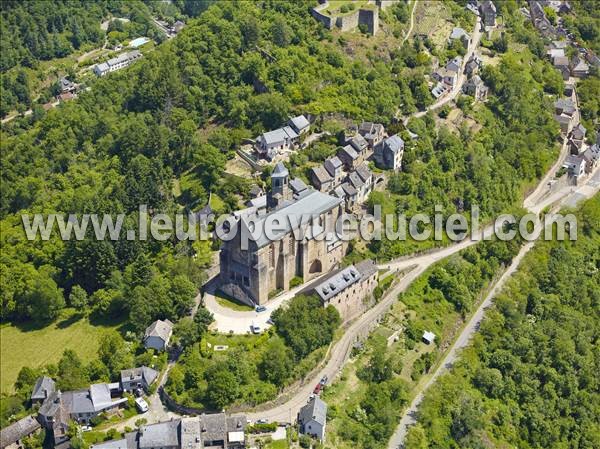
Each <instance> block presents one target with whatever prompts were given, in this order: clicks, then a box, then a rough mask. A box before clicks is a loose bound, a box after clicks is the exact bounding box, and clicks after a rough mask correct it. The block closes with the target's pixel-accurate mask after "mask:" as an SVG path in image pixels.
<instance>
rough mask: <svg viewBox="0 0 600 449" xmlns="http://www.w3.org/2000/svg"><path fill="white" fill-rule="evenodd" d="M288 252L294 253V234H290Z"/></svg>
mask: <svg viewBox="0 0 600 449" xmlns="http://www.w3.org/2000/svg"><path fill="white" fill-rule="evenodd" d="M290 254H291V255H292V256H295V255H296V242H295V241H294V236H293V235H292V236H290Z"/></svg>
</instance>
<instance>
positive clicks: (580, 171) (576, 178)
mask: <svg viewBox="0 0 600 449" xmlns="http://www.w3.org/2000/svg"><path fill="white" fill-rule="evenodd" d="M563 168H565V169H566V170H567V173H568V175H569V178H570V180H571V182H572V183H573V184H575V185H577V184H579V182H580V181H581V179H582V178H583V177H584V176H585V175H586V161H585V159H584V158H583V156H581V155H573V154H569V155H568V156H567V157H566V159H565V162H564V163H563Z"/></svg>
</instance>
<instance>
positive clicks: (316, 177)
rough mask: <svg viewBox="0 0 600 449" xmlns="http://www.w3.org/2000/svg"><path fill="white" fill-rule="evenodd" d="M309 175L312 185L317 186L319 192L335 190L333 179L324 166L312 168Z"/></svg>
mask: <svg viewBox="0 0 600 449" xmlns="http://www.w3.org/2000/svg"><path fill="white" fill-rule="evenodd" d="M338 160H339V159H338ZM309 174H310V180H311V183H312V185H313V186H315V188H316V189H317V190H318V191H319V192H329V191H330V190H331V189H333V188H335V187H334V185H333V177H332V176H331V175H330V174H329V173H328V172H327V170H326V169H325V167H323V166H322V165H317V166H316V167H312V168H311V169H310V171H309Z"/></svg>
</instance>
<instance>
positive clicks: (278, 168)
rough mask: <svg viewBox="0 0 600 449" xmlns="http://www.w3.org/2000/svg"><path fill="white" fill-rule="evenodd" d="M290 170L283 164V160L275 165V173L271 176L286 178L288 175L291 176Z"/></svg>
mask: <svg viewBox="0 0 600 449" xmlns="http://www.w3.org/2000/svg"><path fill="white" fill-rule="evenodd" d="M289 175H290V172H289V171H288V169H287V168H285V165H283V162H277V164H276V165H275V168H274V169H273V173H271V178H285V177H286V176H289Z"/></svg>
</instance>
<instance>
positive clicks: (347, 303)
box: [301, 259, 378, 323]
mask: <svg viewBox="0 0 600 449" xmlns="http://www.w3.org/2000/svg"><path fill="white" fill-rule="evenodd" d="M377 274H378V271H377V265H375V264H374V263H373V261H372V260H370V259H366V260H363V261H361V262H359V263H357V264H356V265H350V266H348V267H346V268H343V269H338V270H335V271H333V272H332V273H331V274H329V275H327V276H326V277H325V278H322V279H319V280H318V281H316V282H315V283H314V284H312V285H309V286H308V287H307V288H305V289H304V290H303V291H302V292H301V293H304V294H309V295H312V294H314V295H317V296H318V297H319V299H320V300H321V304H323V307H327V306H328V305H332V306H333V307H335V308H336V309H337V311H338V312H339V314H340V317H341V318H342V322H344V323H346V322H348V321H350V320H352V319H354V318H356V317H357V316H359V315H360V314H361V313H363V312H364V311H365V310H366V309H367V308H368V306H369V299H372V294H373V290H374V289H375V287H377Z"/></svg>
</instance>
